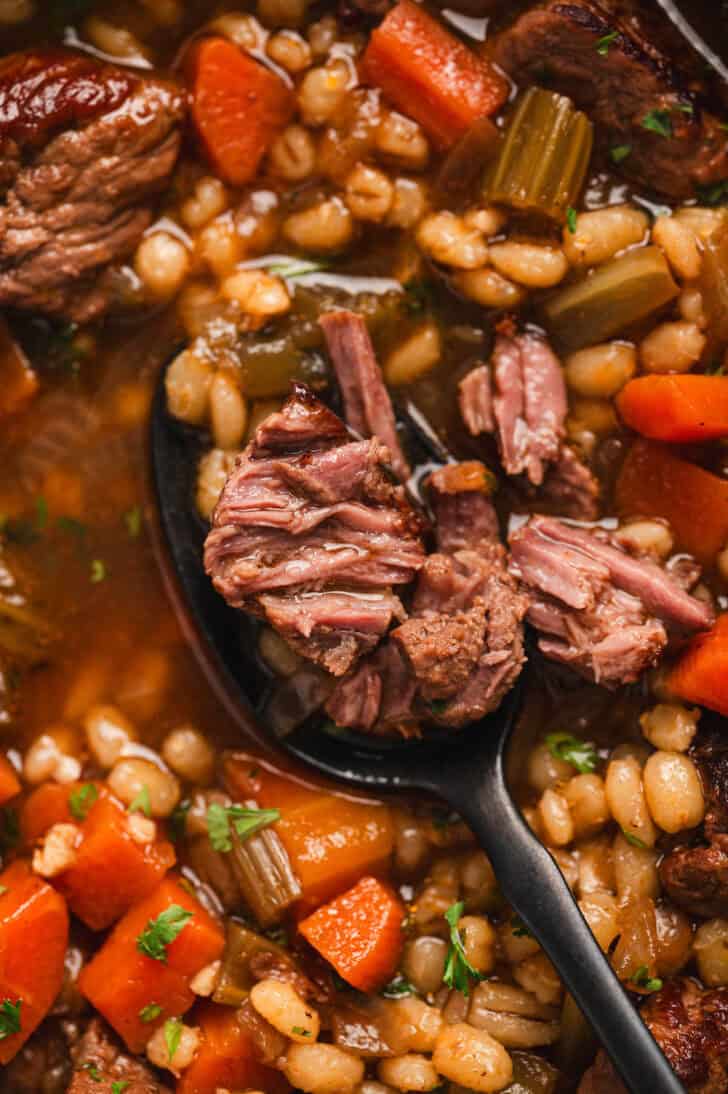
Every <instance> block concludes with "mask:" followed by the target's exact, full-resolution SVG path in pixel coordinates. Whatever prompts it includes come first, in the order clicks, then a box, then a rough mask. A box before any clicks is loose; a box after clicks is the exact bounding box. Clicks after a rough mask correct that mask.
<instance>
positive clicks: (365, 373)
mask: <svg viewBox="0 0 728 1094" xmlns="http://www.w3.org/2000/svg"><path fill="white" fill-rule="evenodd" d="M320 323H321V326H322V327H323V331H324V335H325V336H326V344H327V346H328V350H329V356H330V357H331V361H332V363H333V366H334V371H335V373H336V380H337V382H338V385H339V389H340V391H341V397H342V399H343V401H344V417H345V418H346V422H347V425H349V426H350V427H351V428H352V429H354V430H356V432H357V433H359V434H361V436H362V437H377V438H378V439H379V440H380V441H381V442H382V444H384V445H386V446H387V448H388V449H389V455H390V459H391V463H392V469H393V471H394V472H395V473H396V475H397V476H398V477H399V478H400V479H406V478H407V477H408V475H409V474H410V467H409V464H408V463H407V460H406V458H405V455H404V453H403V452H402V448H401V445H400V443H399V438H398V436H397V427H396V424H395V419H394V411H393V409H392V403H391V400H390V398H389V392H388V391H387V388H386V386H385V384H384V378H383V376H382V370H381V369H380V367H379V365H378V364H377V359H376V357H375V355H374V347H373V346H372V341H371V338H370V337H369V332H368V330H367V326H366V323H365V322H364V320H363V319H362V317H361V316H360V315H356V314H355V313H354V312H351V311H332V312H326V313H325V314H324V315H322V316H321V319H320Z"/></svg>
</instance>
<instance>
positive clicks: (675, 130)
mask: <svg viewBox="0 0 728 1094" xmlns="http://www.w3.org/2000/svg"><path fill="white" fill-rule="evenodd" d="M616 7H617V5H615V4H614V3H612V2H610V0H599V2H598V0H578V2H576V3H563V2H560V0H550V2H549V3H546V4H544V5H539V6H538V7H536V8H535V9H533V10H531V11H528V12H526V14H525V15H522V16H521V17H520V18H519V19H518V20H517V21H516V22H515V24H514V25H513V26H512V27H510V28H509V29H508V30H506V31H504V32H503V33H502V34H501V35H500V36H499V38H498V39H497V41H496V43H495V59H496V61H497V62H498V63H499V64H500V65H502V66H503V68H504V69H505V70H506V71H507V72H508V73H510V75H511V76H513V78H514V79H515V80H516V81H517V82H518V83H523V82H525V81H530V82H533V83H538V84H541V85H543V86H547V87H551V88H553V89H554V90H556V91H560V92H562V93H563V94H565V95H568V96H570V97H571V98H572V99H573V100H574V102H575V103H576V104H577V106H579V107H581V108H582V109H583V110H585V111H587V112H588V114H589V116H590V117H591V118H592V120H593V121H594V122H595V124H596V131H597V136H598V137H599V136H600V137H601V138H602V139H603V141H604V142H605V145H606V147H607V148H616V147H629V149H630V152H629V155H628V156H626V157H625V158H624V159H623V160H622V161H621V163H620V170H621V171H623V172H624V173H626V174H627V175H629V177H631V178H633V179H635V180H636V181H637V182H638V183H640V184H641V185H643V186H646V187H648V188H649V189H650V190H654V191H657V192H659V193H662V194H665V195H667V196H668V197H670V198H675V199H683V198H690V197H694V196H695V192H696V187H698V186H702V185H710V184H714V183H717V182H720V181H721V180H723V179H725V178H727V177H728V141H727V140H726V134H725V131H724V130H723V129H721V126H720V122H719V120H718V119H717V118H715V117H713V116H712V115H711V114H710V113H708V112H707V111H705V110H703V109H702V108H701V106H700V104H699V103H698V102H697V101H696V99H695V97H694V96H693V95H692V94H691V93H689V92H687V91H685V90H682V85H683V84H687V82H688V81H687V80H684V79H681V78H680V76H679V75H678V74H677V73H676V72H675V70H674V68H673V67H672V65H671V64H670V62H669V61H668V60H667V58H665V57H664V56H662V55H661V54H660V53H659V52H658V51H657V49H656V48H655V47H654V46H651V45H648V44H647V43H646V42H645V41H642V40H640V37H639V31H638V29H637V26H636V24H635V22H634V21H633V20H631V19H627V18H623V17H621V15H620V13H618V12H617V11H616V10H615V9H616ZM615 31H616V32H617V34H616V37H615V38H614V39H613V40H610V43H609V48H608V49H606V50H605V49H601V50H600V49H598V48H597V46H598V43H599V40H600V39H601V38H603V37H604V36H606V35H608V34H609V35H611V34H613V33H614V32H615ZM653 111H659V112H660V113H659V114H658V124H659V122H660V121H661V122H662V126H661V128H662V129H663V130H665V128H666V127H667V129H668V131H667V134H666V135H664V134H663V133H661V132H655V131H654V129H650V128H649V127H648V126H649V123H648V126H645V118H646V117H648V115H651V116H652V117H654V114H652V113H651V112H653Z"/></svg>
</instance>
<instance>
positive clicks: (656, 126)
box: [641, 110, 672, 137]
mask: <svg viewBox="0 0 728 1094" xmlns="http://www.w3.org/2000/svg"><path fill="white" fill-rule="evenodd" d="M641 124H642V128H643V129H648V130H649V131H650V133H657V135H658V137H671V136H672V120H671V118H670V112H669V110H649V111H648V112H647V113H646V114H645V116H644V118H643V119H642V123H641Z"/></svg>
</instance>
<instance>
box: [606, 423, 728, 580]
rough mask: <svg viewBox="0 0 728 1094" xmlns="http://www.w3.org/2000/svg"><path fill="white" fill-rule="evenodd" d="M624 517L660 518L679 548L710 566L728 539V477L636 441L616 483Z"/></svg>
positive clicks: (667, 451) (653, 445)
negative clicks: (723, 477)
mask: <svg viewBox="0 0 728 1094" xmlns="http://www.w3.org/2000/svg"><path fill="white" fill-rule="evenodd" d="M616 501H617V509H618V510H619V513H620V516H623V517H662V518H663V519H664V520H666V521H668V522H669V524H670V526H671V528H672V530H673V532H674V534H675V536H676V539H677V541H678V544H679V546H680V547H681V548H682V549H683V550H685V551H689V552H690V554H692V555H695V557H696V558H697V559H698V560H699V561H700V562H702V563H703V564H704V565H708V566H709V565H712V564H713V562H714V561H715V556H716V555H717V553H718V552H719V551H720V550H721V549H722V548H723V547H725V545H726V543H728V481H726V479H721V478H719V477H718V476H717V475H713V474H711V473H710V472H709V471H705V470H704V469H703V468H702V467H698V466H697V465H696V464H694V463H690V462H689V461H688V460H683V459H681V458H680V457H679V456H676V455H674V453H673V452H671V451H670V449H669V448H665V447H664V446H663V445H659V444H655V443H654V442H652V441H645V440H638V441H636V443H635V444H633V445H632V448H631V449H630V451H629V453H628V454H627V458H626V460H625V461H624V463H623V465H622V470H621V472H620V474H619V478H618V480H617V486H616Z"/></svg>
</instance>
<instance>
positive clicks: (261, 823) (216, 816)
mask: <svg viewBox="0 0 728 1094" xmlns="http://www.w3.org/2000/svg"><path fill="white" fill-rule="evenodd" d="M280 816H281V814H280V812H279V811H278V810H277V809H248V808H246V807H245V806H242V805H221V804H220V803H219V802H213V803H212V805H210V806H209V808H208V810H207V833H208V835H209V837H210V843H211V844H212V846H213V848H214V850H215V851H222V852H227V851H232V849H233V840H232V837H233V830H234V831H235V833H236V835H237V836H238V837H239V839H241V840H246V839H249V838H250V837H251V836H254V835H255V833H256V832H259V831H260V830H261V828H267V826H268V825H269V824H273V823H274V822H275V821H277V820H280Z"/></svg>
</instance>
